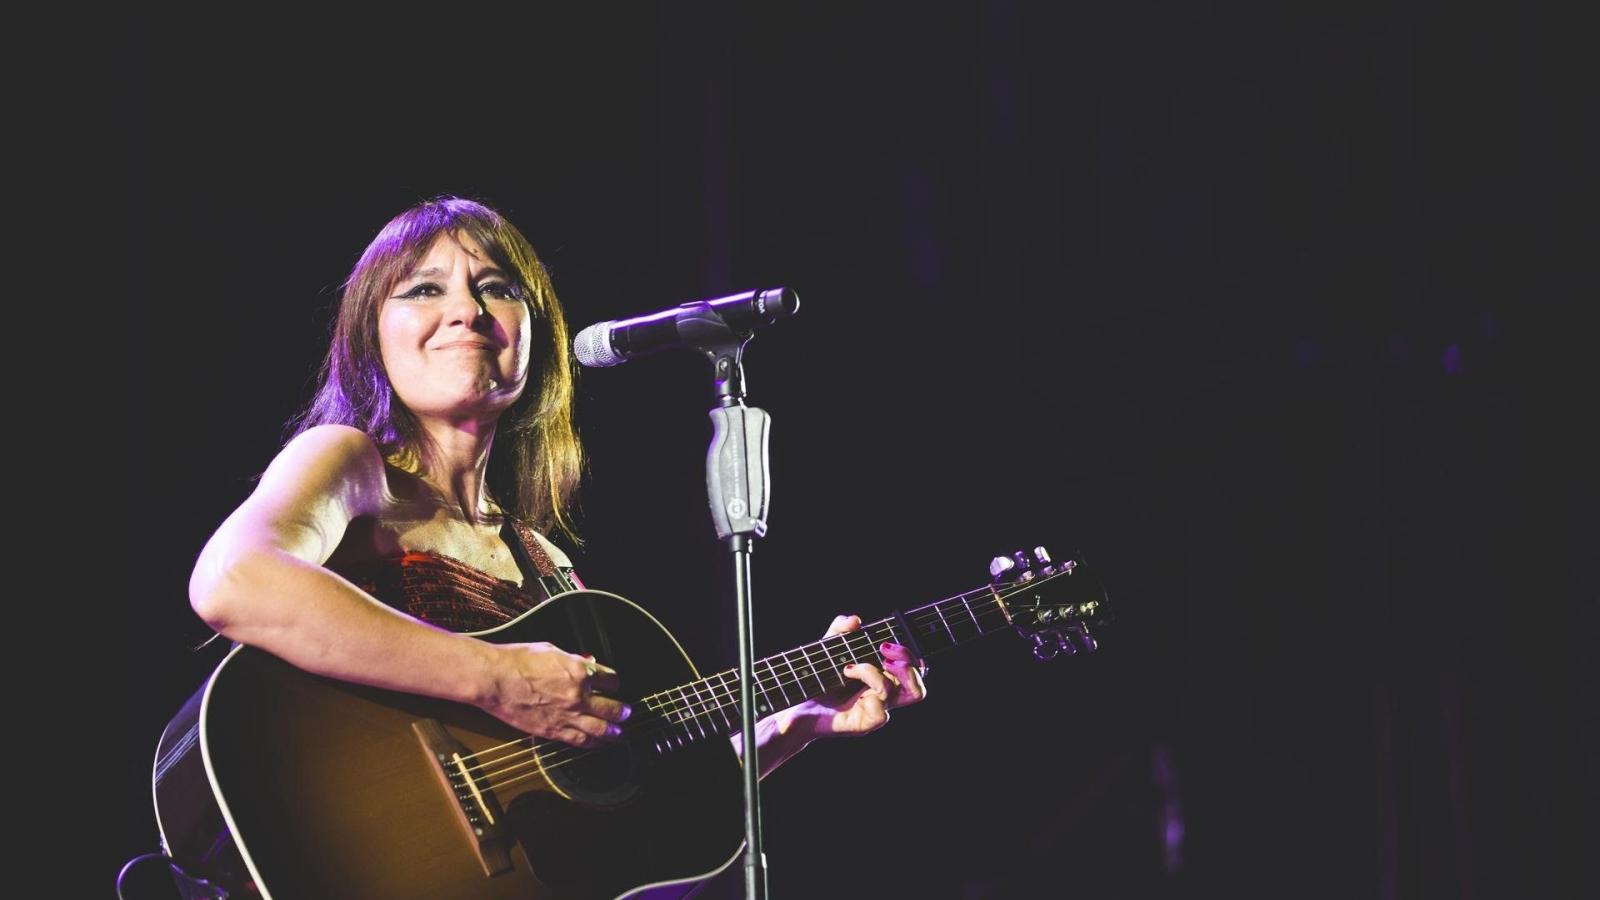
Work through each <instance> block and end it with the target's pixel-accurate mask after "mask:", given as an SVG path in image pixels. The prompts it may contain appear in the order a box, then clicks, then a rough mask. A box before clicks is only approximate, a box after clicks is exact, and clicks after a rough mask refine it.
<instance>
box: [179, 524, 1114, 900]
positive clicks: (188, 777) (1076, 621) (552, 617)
mask: <svg viewBox="0 0 1600 900" xmlns="http://www.w3.org/2000/svg"><path fill="white" fill-rule="evenodd" d="M991 575H992V576H993V578H992V581H991V583H990V584H988V585H986V586H984V587H982V588H978V589H976V590H971V591H967V592H965V593H962V594H958V595H956V596H954V597H950V598H948V599H945V600H940V601H938V602H935V603H930V604H928V605H926V606H921V607H918V608H916V609H912V610H909V611H905V612H897V613H895V614H894V615H892V616H890V617H888V618H885V619H881V620H879V621H876V622H872V623H870V624H863V626H862V627H861V629H860V630H859V631H855V632H850V633H848V634H841V635H835V636H832V637H828V638H824V639H822V640H819V641H814V642H812V643H809V644H805V645H803V646H800V647H796V648H794V649H792V650H788V651H785V652H783V653H779V654H776V655H774V656H768V657H766V658H764V659H760V660H757V661H755V663H754V673H755V679H754V691H755V697H756V700H757V706H758V709H759V712H760V714H761V715H763V716H764V715H767V714H769V713H772V712H775V711H778V710H781V709H784V708H787V707H790V706H793V705H795V704H798V703H801V702H804V701H805V700H808V699H810V698H813V697H817V696H819V695H822V694H825V693H828V692H830V691H842V690H850V689H853V688H855V687H857V686H859V683H858V682H855V681H854V680H852V679H848V678H846V677H845V676H844V675H843V674H842V671H841V670H842V669H843V668H844V666H845V665H847V664H849V663H852V662H867V663H872V664H874V665H881V663H882V660H881V658H880V657H879V655H878V649H877V648H878V647H879V646H880V645H881V644H882V643H883V642H885V641H893V642H895V643H899V644H903V645H905V646H908V647H911V648H913V649H914V650H916V651H917V652H918V653H920V654H921V655H923V656H924V657H926V656H928V655H931V654H935V653H939V652H941V651H943V650H946V649H949V648H951V647H954V646H956V645H958V644H964V643H966V642H968V641H971V640H974V639H976V638H979V637H982V636H985V635H988V634H992V633H995V632H1000V631H1014V632H1017V633H1020V634H1021V635H1023V636H1024V637H1025V638H1026V639H1027V640H1028V641H1029V642H1030V643H1031V644H1032V647H1033V652H1034V654H1035V655H1036V656H1038V657H1039V658H1041V659H1047V658H1050V657H1053V656H1057V655H1062V654H1072V653H1076V652H1079V651H1083V650H1092V649H1094V647H1095V646H1096V645H1095V639H1094V638H1093V637H1092V636H1091V635H1090V633H1089V630H1088V629H1089V626H1091V625H1097V624H1098V623H1099V622H1100V621H1102V619H1103V615H1104V612H1105V603H1106V598H1105V594H1104V591H1103V589H1102V588H1101V587H1100V585H1099V584H1098V582H1096V581H1095V580H1094V579H1093V577H1092V576H1091V575H1090V574H1089V573H1088V572H1086V571H1085V570H1084V568H1083V567H1081V566H1079V565H1077V564H1076V563H1075V562H1072V561H1066V562H1061V563H1054V562H1052V561H1050V560H1049V558H1048V556H1047V555H1046V554H1045V553H1044V551H1043V550H1042V548H1041V549H1040V550H1036V551H1035V555H1034V557H1033V558H1031V559H1030V558H1029V557H1028V556H1027V555H1025V554H1021V553H1018V554H1014V555H1013V556H1011V557H1004V556H1003V557H998V558H996V560H995V562H994V564H993V565H991ZM474 636H475V637H477V638H480V639H482V640H485V641H491V642H495V643H516V642H526V641H550V642H552V643H554V644H555V645H556V646H558V647H561V648H563V649H565V650H568V651H570V652H574V653H590V654H593V655H594V656H595V657H596V658H598V659H599V660H600V661H602V662H604V663H606V664H607V665H609V666H611V667H613V668H615V669H616V670H617V671H618V672H620V673H621V674H622V690H621V691H620V695H621V698H622V699H624V700H626V701H628V702H629V704H630V705H631V706H632V707H633V709H634V713H633V715H632V716H631V717H630V718H629V720H628V721H627V722H626V723H624V725H623V729H624V731H623V737H622V739H621V740H619V741H618V742H616V743H614V744H611V745H608V746H605V747H602V748H596V749H579V748H576V747H573V746H571V745H568V744H563V743H559V742H555V741H548V740H543V739H536V738H532V737H529V736H528V735H526V734H523V733H521V732H519V731H517V730H515V729H513V728H511V727H510V726H508V725H506V724H505V723H503V722H501V721H500V720H498V719H496V718H494V717H493V716H490V715H488V714H487V713H484V712H483V711H481V710H479V709H477V708H475V707H471V706H466V705H460V704H455V703H451V702H448V701H443V700H434V699H430V698H426V697H420V696H415V695H410V694H402V693H396V692H393V691H386V690H381V689H377V688H371V687H366V686H362V685H356V684H351V683H348V682H343V681H338V680H334V679H329V678H325V677H321V676H317V675H312V674H309V673H307V672H304V671H302V670H300V669H297V668H295V667H293V666H291V665H289V664H288V663H286V662H283V661H282V660H280V659H278V658H277V657H275V656H272V655H271V654H268V653H266V652H264V651H261V650H257V649H255V648H251V647H245V646H236V647H234V648H233V650H232V651H231V652H229V654H228V655H227V657H226V658H225V659H223V661H222V662H221V664H220V665H218V666H217V668H216V670H215V671H214V672H213V673H212V674H211V676H210V678H209V679H207V681H206V683H205V684H204V685H203V686H202V687H201V688H200V690H199V691H198V692H196V694H195V695H194V696H193V697H192V698H190V700H189V701H188V703H186V704H185V705H184V707H183V708H182V709H181V710H180V711H179V712H178V714H177V715H176V716H175V717H174V718H173V719H172V721H171V722H170V723H169V724H168V725H167V728H166V730H165V731H164V732H163V734H162V736H161V741H160V744H159V747H158V749H157V754H156V762H155V771H154V776H153V789H154V795H155V809H156V819H157V823H158V825H159V827H160V831H161V839H162V844H163V847H164V848H165V849H166V850H167V852H168V854H169V855H170V856H171V857H172V858H173V861H174V863H175V864H176V865H177V866H178V867H181V869H182V870H183V872H184V873H187V878H186V877H185V876H184V875H180V876H179V878H180V881H185V880H186V881H187V884H188V887H189V890H190V891H191V892H193V893H195V894H196V895H199V894H200V892H201V891H203V890H204V889H206V888H207V887H210V888H211V889H214V890H219V891H221V892H226V893H218V894H217V896H230V897H245V896H261V897H275V898H278V900H321V898H340V900H354V898H384V900H404V898H418V900H422V898H426V900H449V898H517V900H547V898H599V897H604V898H609V897H618V896H628V897H650V898H663V897H682V896H685V895H686V894H688V893H690V892H691V891H692V890H693V889H694V888H695V886H696V884H697V883H698V882H700V881H702V880H703V879H705V878H708V877H710V876H712V875H715V874H717V873H718V872H720V871H721V870H723V869H724V868H726V867H727V866H728V865H730V864H731V863H732V862H733V861H734V860H735V859H737V858H738V857H739V856H740V850H741V848H742V846H743V841H744V827H743V822H744V819H743V782H742V777H741V770H740V768H739V766H740V763H739V758H738V755H737V754H736V753H735V752H734V749H733V746H732V744H731V742H730V741H729V739H728V738H729V736H730V735H733V734H737V733H738V732H739V730H740V719H739V690H738V688H739V685H738V672H737V671H736V670H730V671H722V672H717V673H715V674H712V675H706V676H702V675H701V674H700V673H699V671H698V670H697V669H696V668H695V666H694V664H693V663H692V662H691V661H690V660H689V658H688V657H687V656H686V655H685V654H684V652H683V649H682V647H680V646H679V644H678V642H677V640H676V639H675V638H673V636H672V634H671V633H670V632H668V631H667V629H666V628H664V627H663V626H662V625H661V623H660V622H658V621H656V619H655V618H654V617H653V616H651V615H650V614H649V613H648V612H646V611H645V610H644V609H642V608H641V607H639V606H636V605H635V604H633V603H631V602H630V601H628V600H625V599H623V598H622V597H619V596H617V595H615V594H608V593H605V592H603V591H593V590H579V591H572V592H569V593H565V594H561V595H558V596H556V597H552V598H551V599H549V600H548V601H546V602H544V603H542V604H540V605H539V606H538V607H536V608H534V609H532V610H530V611H528V612H526V613H524V614H523V615H521V616H519V617H518V618H516V619H515V620H513V621H511V622H508V623H506V624H504V625H502V626H499V627H497V628H494V629H490V630H488V631H483V632H477V633H475V634H474Z"/></svg>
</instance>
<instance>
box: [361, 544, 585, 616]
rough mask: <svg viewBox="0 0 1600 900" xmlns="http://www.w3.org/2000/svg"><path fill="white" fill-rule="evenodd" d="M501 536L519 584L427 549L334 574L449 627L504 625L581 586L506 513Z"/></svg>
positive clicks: (567, 568)
mask: <svg viewBox="0 0 1600 900" xmlns="http://www.w3.org/2000/svg"><path fill="white" fill-rule="evenodd" d="M500 536H501V538H502V539H503V540H505V542H506V546H507V547H509V548H511V553H512V555H513V556H514V557H516V560H517V568H518V569H520V570H521V571H522V579H523V580H522V584H520V585H519V584H517V583H516V582H514V581H507V580H506V579H504V578H497V577H495V576H493V575H490V574H489V573H487V572H485V571H483V570H482V569H477V568H474V567H473V566H469V565H467V564H466V563H464V562H462V561H461V560H459V559H455V558H454V557H450V556H446V555H444V554H442V553H434V552H431V551H428V550H407V551H405V552H403V553H401V554H399V555H396V556H386V557H381V558H378V559H373V560H367V561H364V562H360V563H354V564H349V565H346V566H344V567H342V568H341V569H340V570H339V574H340V575H343V576H344V577H345V578H348V579H349V580H350V581H351V582H352V583H354V584H355V585H356V586H357V587H359V588H361V589H362V590H363V591H366V592H367V593H369V594H371V595H372V596H374V597H377V598H378V599H379V600H381V601H383V602H384V603H386V604H388V605H389V606H392V607H394V608H395V609H398V610H400V611H401V612H403V613H406V614H407V615H411V616H415V617H416V618H418V619H421V620H422V621H424V622H427V623H428V624H430V625H436V626H438V627H440V628H443V629H446V630H448V631H483V630H484V629H487V628H493V627H495V626H497V625H503V624H505V623H506V622H509V621H511V620H512V619H515V618H516V617H517V616H520V615H522V614H523V613H525V612H527V611H528V610H530V609H532V608H534V607H535V606H538V605H539V604H540V603H543V602H544V601H545V600H547V599H549V598H551V597H554V596H555V595H556V594H560V593H564V592H566V591H571V590H578V589H581V588H582V587H583V582H581V581H580V580H578V576H577V574H576V573H574V572H573V570H572V567H571V566H557V565H556V564H555V562H554V561H553V560H551V559H550V554H549V553H547V552H546V551H545V549H544V546H543V544H541V543H540V542H539V538H538V536H537V535H535V534H534V532H533V529H532V528H529V527H528V526H527V525H526V524H524V523H523V522H521V521H518V520H516V519H512V518H510V517H507V519H506V525H505V527H503V528H502V529H501V532H500Z"/></svg>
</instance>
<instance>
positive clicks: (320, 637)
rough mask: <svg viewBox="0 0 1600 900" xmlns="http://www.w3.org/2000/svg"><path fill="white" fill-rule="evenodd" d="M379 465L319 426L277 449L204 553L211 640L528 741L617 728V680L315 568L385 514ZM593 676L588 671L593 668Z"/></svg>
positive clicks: (578, 661) (204, 605)
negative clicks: (476, 633) (399, 606)
mask: <svg viewBox="0 0 1600 900" xmlns="http://www.w3.org/2000/svg"><path fill="white" fill-rule="evenodd" d="M383 465H384V464H383V457H382V455H381V454H380V453H379V452H378V449H377V447H376V446H374V445H373V443H372V441H371V439H369V438H368V437H367V436H366V435H365V434H363V433H361V432H360V431H358V430H356V429H354V428H348V427H345V426H342V425H322V426H317V427H315V428H312V429H309V430H307V431H305V432H303V433H301V434H300V435H298V436H296V437H295V438H294V439H293V440H291V441H290V442H289V444H288V445H287V446H285V447H284V448H283V451H282V452H280V453H279V454H278V456H277V458H276V459H274V460H273V461H272V464H271V465H270V466H268V467H267V471H266V473H265V474H263V475H262V477H261V482H260V484H259V485H258V486H257V487H256V490H255V491H254V492H253V493H252V494H251V495H250V497H249V499H247V500H246V501H245V502H244V503H243V504H242V505H240V507H239V508H238V509H237V510H235V511H234V512H233V514H232V515H230V516H228V518H227V520H226V521H224V522H223V523H222V526H221V527H220V528H218V529H217V531H216V533H215V534H213V535H212V536H211V540H209V541H208V542H207V543H206V546H205V549H204V550H202V551H201V553H200V558H199V560H198V562H196V564H195V568H194V573H193V574H192V575H191V576H190V579H189V599H190V603H191V604H192V605H193V607H194V610H195V612H196V613H198V614H199V615H200V617H201V618H202V619H204V620H205V621H206V624H208V625H210V626H211V627H212V628H213V629H215V630H217V631H218V632H221V633H222V634H223V635H225V636H226V637H228V638H230V639H232V640H235V641H239V642H240V643H243V644H249V645H251V646H255V647H259V648H261V649H262V650H266V651H267V652H269V653H272V654H273V655H275V656H278V657H281V658H283V659H284V660H286V661H288V662H289V663H292V664H293V665H295V666H298V667H300V668H302V669H305V670H306V671H309V672H313V673H316V674H318V675H327V676H330V677H333V678H340V679H343V680H346V681H354V682H359V683H361V684H369V685H374V686H377V687H382V688H388V689H390V690H397V691H405V692H407V693H414V694H423V695H426V696H430V697H439V698H443V699H447V700H453V701H456V702H459V703H469V704H472V705H474V706H477V707H480V708H482V709H484V710H485V711H487V712H489V713H491V714H493V715H494V716H496V717H498V718H500V719H501V720H503V721H505V722H507V723H509V724H511V725H514V726H516V727H518V728H521V729H522V730H523V731H526V732H528V733H530V734H536V735H539V736H540V737H546V738H552V739H554V740H560V741H565V742H567V743H571V744H577V745H580V746H582V745H586V744H590V743H593V742H594V741H595V739H597V738H600V739H603V738H605V737H607V736H615V734H616V729H615V728H614V726H613V725H612V723H614V722H619V721H621V720H622V719H624V718H626V715H627V711H626V710H625V708H624V707H623V706H622V704H621V703H619V702H618V701H616V700H613V699H611V698H609V697H605V696H603V695H601V694H599V693H596V692H597V691H600V692H604V691H608V690H615V688H616V673H615V672H613V671H611V670H610V669H608V668H606V667H605V666H601V665H598V664H591V663H587V662H586V661H585V660H584V659H583V658H582V657H579V656H576V655H574V654H570V653H566V652H564V651H562V650H559V649H557V648H555V647H553V646H551V645H549V644H505V645H496V644H490V643H487V642H485V641H480V640H477V639H476V638H471V637H466V636H464V635H459V634H454V633H451V632H448V631H444V630H441V629H438V628H435V627H433V626H431V625H428V624H426V623H423V622H421V621H418V620H417V619H414V618H411V617H410V616H407V615H405V614H404V613H401V612H399V611H398V610H395V609H392V608H390V607H388V606H386V605H384V604H383V603H381V602H379V601H378V600H377V599H375V598H373V597H372V596H370V595H368V594H367V593H365V592H364V591H362V590H361V589H359V588H357V587H356V586H355V585H354V584H351V583H350V582H349V581H348V580H346V579H344V578H343V577H341V576H339V575H338V574H336V573H334V572H332V571H331V570H329V569H327V568H325V567H323V565H322V563H324V562H325V561H326V560H327V559H328V558H329V557H330V556H331V555H332V554H333V551H334V549H335V548H336V547H338V546H339V542H340V541H341V540H342V539H343V537H344V533H345V529H346V528H347V527H348V526H349V524H350V522H351V521H353V520H354V519H356V518H357V517H359V516H363V515H374V514H376V513H378V512H379V511H380V509H381V505H382V502H383V497H384V490H385V482H384V468H383ZM591 666H592V667H593V669H594V674H592V675H591V674H590V667H591Z"/></svg>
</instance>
